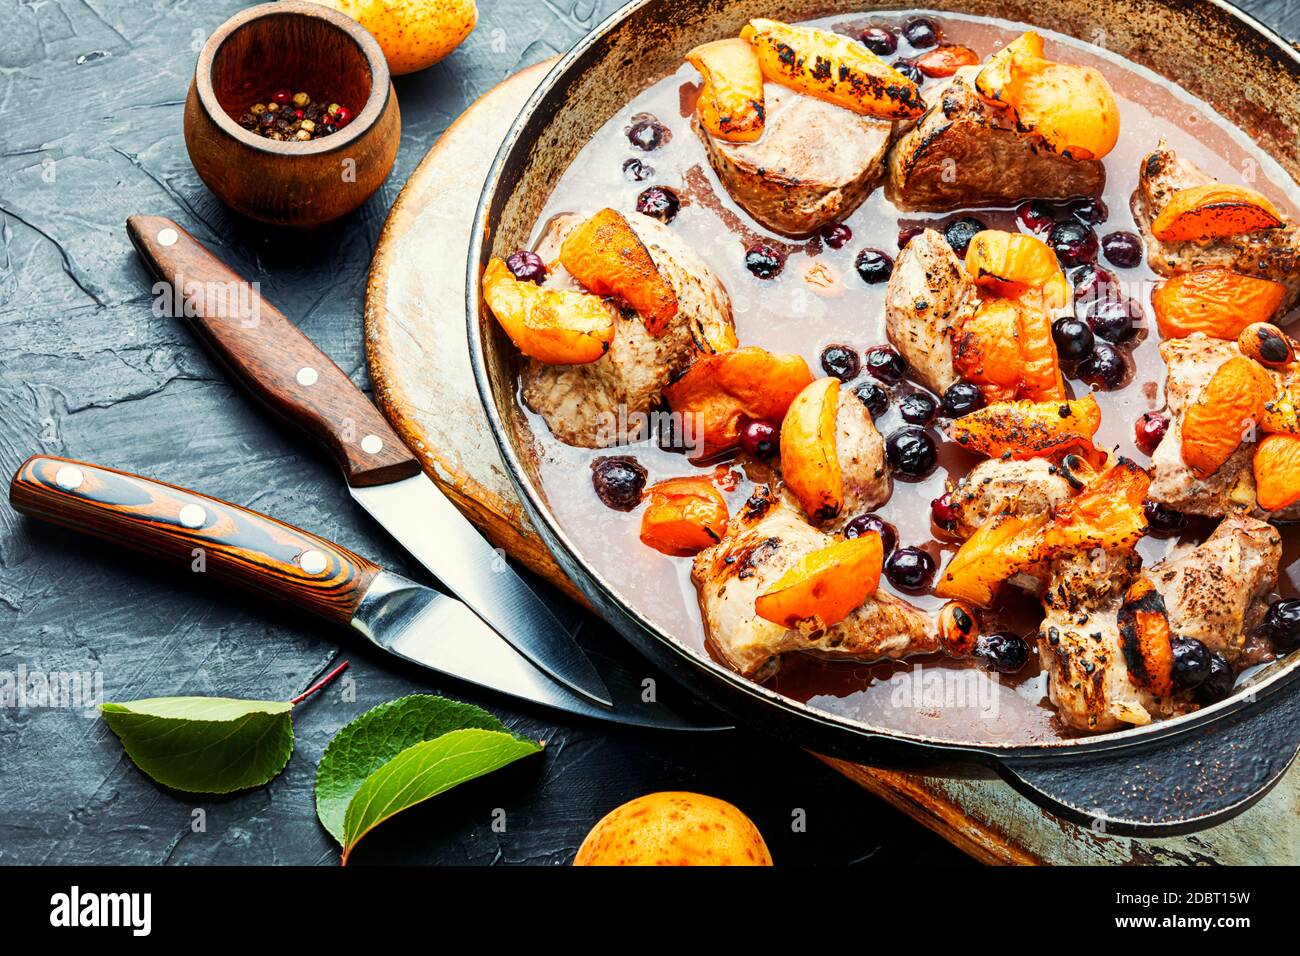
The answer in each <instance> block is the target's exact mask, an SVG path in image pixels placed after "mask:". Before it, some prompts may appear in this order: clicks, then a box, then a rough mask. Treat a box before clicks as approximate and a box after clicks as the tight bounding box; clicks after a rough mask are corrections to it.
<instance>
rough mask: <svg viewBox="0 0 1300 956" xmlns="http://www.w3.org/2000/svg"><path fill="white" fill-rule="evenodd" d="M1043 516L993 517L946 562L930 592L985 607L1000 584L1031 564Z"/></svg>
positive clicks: (1044, 519)
mask: <svg viewBox="0 0 1300 956" xmlns="http://www.w3.org/2000/svg"><path fill="white" fill-rule="evenodd" d="M1046 523H1047V516H1046V515H1032V516H1027V517H1021V516H1019V515H1012V514H1000V515H994V516H993V517H991V518H989V519H988V520H987V521H985V522H984V523H983V524H982V525H980V526H979V528H978V529H977V530H976V532H975V533H974V534H973V535H971V536H970V537H969V538H968V539H967V540H966V543H965V544H963V545H962V546H961V547H960V548H959V549H958V550H957V553H956V554H954V555H953V556H952V560H951V561H949V562H948V567H947V568H945V569H944V572H943V576H942V577H941V578H940V579H939V583H938V585H936V586H935V589H934V593H935V594H937V595H939V596H940V597H944V598H952V599H954V600H958V601H962V602H965V603H966V604H968V605H974V606H975V607H989V606H990V605H991V604H992V603H993V598H994V596H995V595H996V594H997V590H998V588H999V586H1000V585H1001V584H1002V582H1004V581H1006V580H1007V579H1008V578H1010V577H1012V576H1014V575H1016V574H1018V573H1020V572H1021V571H1023V570H1024V569H1025V568H1028V567H1030V566H1031V565H1033V564H1034V553H1035V550H1036V548H1037V545H1038V540H1039V536H1040V535H1041V533H1042V529H1043V526H1044V525H1046Z"/></svg>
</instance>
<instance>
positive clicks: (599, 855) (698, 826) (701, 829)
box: [573, 791, 772, 866]
mask: <svg viewBox="0 0 1300 956" xmlns="http://www.w3.org/2000/svg"><path fill="white" fill-rule="evenodd" d="M573 865H574V866H771V865H772V854H771V853H769V852H768V849H767V844H766V843H764V842H763V836H762V834H760V833H759V832H758V827H756V826H754V824H753V822H752V821H751V820H750V819H749V817H747V816H745V815H744V814H743V813H741V812H740V811H739V810H737V809H736V808H735V807H734V806H732V805H731V804H730V803H727V802H726V801H724V800H718V799H717V798H716V797H706V796H704V795H703V794H699V793H686V792H684V791H665V792H663V793H649V794H646V795H645V796H644V797H637V798H636V799H635V800H629V801H628V802H627V803H625V804H623V805H622V806H621V807H616V808H615V809H613V810H611V811H610V812H609V813H607V814H606V815H605V816H604V818H603V819H601V821H600V822H599V823H597V824H596V825H595V826H594V827H592V828H591V832H590V833H588V834H587V838H586V839H585V840H583V841H582V846H580V847H578V855H577V856H576V857H575V858H574V860H573Z"/></svg>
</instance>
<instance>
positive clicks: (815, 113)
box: [694, 83, 893, 236]
mask: <svg viewBox="0 0 1300 956" xmlns="http://www.w3.org/2000/svg"><path fill="white" fill-rule="evenodd" d="M763 99H764V102H765V104H766V110H767V120H766V124H765V126H764V128H763V135H762V137H761V138H759V139H758V140H757V141H756V142H753V143H729V142H727V141H725V140H721V139H717V138H716V137H714V136H711V135H710V134H709V133H708V132H707V131H706V130H705V129H704V128H703V127H702V126H701V125H700V122H699V119H698V117H697V118H696V119H695V121H694V126H695V131H696V133H697V134H699V137H700V138H701V139H702V140H703V141H704V145H705V148H706V149H707V150H708V153H709V162H710V163H712V164H713V169H714V170H715V171H716V172H717V174H718V178H719V179H721V180H722V184H723V185H724V186H726V188H727V192H729V193H730V194H731V198H732V199H734V200H736V202H738V203H739V204H740V205H741V206H743V207H744V208H745V210H746V211H747V212H748V213H749V214H750V215H751V216H753V217H754V218H755V219H756V220H757V221H758V222H759V223H761V224H762V225H764V226H766V227H767V228H769V229H771V230H773V231H774V232H779V233H782V234H784V235H787V236H807V235H809V234H811V233H814V232H816V231H817V230H818V229H819V228H821V227H822V226H824V225H826V224H827V223H831V222H835V221H837V220H840V219H843V218H845V217H846V216H848V215H849V213H851V212H853V210H854V209H856V208H857V207H858V206H859V204H861V202H862V201H863V200H864V199H866V198H867V196H868V195H869V194H870V193H871V190H872V189H874V188H875V186H876V183H877V182H878V181H879V180H880V176H881V172H882V171H883V169H884V162H885V152H886V150H888V149H889V140H890V136H891V135H892V133H893V124H892V123H890V122H889V121H888V120H880V119H874V118H872V117H870V116H859V115H858V114H857V113H853V112H851V111H849V110H846V109H844V108H843V107H839V106H835V105H834V104H832V103H827V102H825V101H823V100H819V99H816V98H814V97H811V96H807V95H805V94H803V93H799V92H796V91H795V90H792V89H789V88H788V87H784V86H781V85H780V84H777V83H765V84H764V85H763Z"/></svg>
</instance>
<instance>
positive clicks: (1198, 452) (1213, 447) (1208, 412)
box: [1183, 357, 1276, 478]
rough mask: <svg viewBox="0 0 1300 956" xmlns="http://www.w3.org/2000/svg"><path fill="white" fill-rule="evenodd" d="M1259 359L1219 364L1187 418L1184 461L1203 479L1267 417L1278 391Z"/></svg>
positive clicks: (1212, 472)
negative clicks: (1269, 406) (1266, 410)
mask: <svg viewBox="0 0 1300 956" xmlns="http://www.w3.org/2000/svg"><path fill="white" fill-rule="evenodd" d="M1275 388H1276V386H1275V384H1274V382H1273V377H1272V376H1271V375H1269V374H1268V371H1267V370H1266V369H1265V368H1264V367H1263V366H1262V365H1260V364H1259V363H1258V362H1253V361H1251V360H1250V359H1248V358H1241V357H1237V358H1230V359H1228V361H1226V362H1224V363H1223V364H1222V365H1220V366H1219V368H1218V370H1217V371H1216V372H1215V373H1214V377H1213V378H1211V379H1210V381H1209V383H1208V384H1207V385H1206V386H1205V389H1204V391H1202V392H1201V397H1200V398H1199V399H1197V401H1196V402H1194V403H1193V404H1192V406H1191V407H1190V408H1188V409H1187V414H1186V415H1185V416H1184V418H1183V461H1184V462H1186V463H1187V465H1188V467H1189V468H1191V469H1192V471H1194V472H1196V473H1197V474H1198V475H1200V476H1201V477H1202V478H1205V477H1208V476H1210V475H1212V474H1214V473H1215V472H1216V471H1218V470H1219V468H1220V467H1221V466H1222V465H1223V463H1224V462H1225V461H1227V460H1228V459H1229V458H1231V457H1232V453H1233V452H1234V451H1236V450H1237V446H1239V445H1240V444H1241V443H1242V442H1243V441H1245V440H1246V437H1247V434H1248V433H1249V431H1250V430H1251V429H1253V428H1254V427H1255V426H1256V424H1257V423H1258V422H1259V420H1260V419H1261V418H1263V416H1264V411H1265V405H1266V404H1267V403H1268V401H1269V400H1270V399H1272V398H1273V393H1274V391H1275Z"/></svg>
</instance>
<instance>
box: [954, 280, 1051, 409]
mask: <svg viewBox="0 0 1300 956" xmlns="http://www.w3.org/2000/svg"><path fill="white" fill-rule="evenodd" d="M953 368H954V370H955V371H956V372H957V374H958V375H960V376H961V377H962V378H964V379H965V380H967V381H968V382H973V383H974V384H976V385H978V386H980V390H981V391H982V392H983V393H984V396H985V398H986V399H987V400H988V401H990V402H1004V401H1010V400H1012V399H1030V400H1031V401H1040V402H1041V401H1052V400H1056V399H1063V398H1065V381H1064V379H1062V377H1061V366H1060V360H1059V358H1058V357H1057V354H1056V342H1055V341H1054V340H1053V339H1052V323H1051V319H1050V318H1049V316H1048V313H1046V312H1044V311H1043V310H1042V309H1038V308H1034V307H1033V306H1031V305H1026V304H1025V303H1022V302H1017V301H1014V300H1012V299H988V300H986V301H984V302H982V303H981V304H980V306H979V308H978V309H977V310H976V311H975V313H974V314H973V315H971V316H970V317H969V318H967V319H966V320H965V321H964V322H963V323H962V324H961V326H960V327H959V328H958V330H957V332H956V334H955V335H954V337H953Z"/></svg>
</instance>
